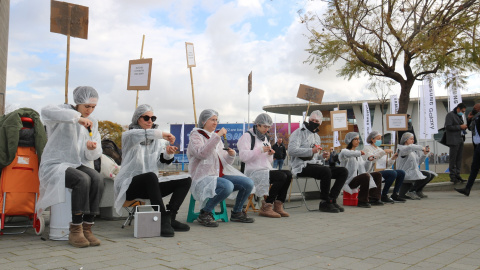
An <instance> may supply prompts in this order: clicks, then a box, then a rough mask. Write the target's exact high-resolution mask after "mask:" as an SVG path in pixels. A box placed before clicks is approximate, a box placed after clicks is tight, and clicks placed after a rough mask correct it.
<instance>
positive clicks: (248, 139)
mask: <svg viewBox="0 0 480 270" xmlns="http://www.w3.org/2000/svg"><path fill="white" fill-rule="evenodd" d="M249 132H251V133H252V134H254V132H253V129H250V130H249ZM254 138H255V146H254V148H253V150H251V146H252V145H251V143H252V136H251V135H250V134H249V133H247V132H245V134H243V135H242V137H240V139H239V140H238V143H237V147H238V152H239V157H240V160H241V161H242V162H244V163H245V175H246V176H247V177H249V178H250V179H252V180H253V182H254V183H255V190H256V192H255V194H256V195H257V196H259V197H260V196H264V195H268V191H269V188H270V170H272V169H273V168H272V162H273V155H269V154H268V152H263V147H264V146H265V145H268V146H270V143H269V142H268V140H267V139H266V138H265V140H264V141H261V140H260V139H259V138H258V137H257V136H255V135H254Z"/></svg>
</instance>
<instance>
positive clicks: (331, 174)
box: [298, 164, 348, 200]
mask: <svg viewBox="0 0 480 270" xmlns="http://www.w3.org/2000/svg"><path fill="white" fill-rule="evenodd" d="M298 176H302V177H313V178H315V179H318V180H320V199H322V200H330V199H333V200H335V199H337V197H338V195H340V192H341V191H342V188H343V185H345V181H347V177H348V170H347V169H346V168H344V167H327V166H323V165H318V164H308V165H307V167H305V168H303V170H302V172H301V173H299V174H298ZM332 178H334V179H335V183H334V184H333V186H332V188H331V189H330V185H331V182H332Z"/></svg>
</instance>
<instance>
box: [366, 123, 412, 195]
mask: <svg viewBox="0 0 480 270" xmlns="http://www.w3.org/2000/svg"><path fill="white" fill-rule="evenodd" d="M367 143H368V144H367V145H365V147H364V148H363V151H364V152H365V157H369V156H374V157H375V159H374V160H373V161H372V162H373V163H374V164H380V163H381V165H383V166H385V170H382V171H379V172H380V174H381V175H382V177H383V179H385V185H384V187H383V190H382V198H381V200H382V202H384V203H394V202H399V203H404V202H405V199H403V198H401V197H400V196H399V195H398V192H399V191H400V187H401V186H402V184H403V180H404V179H405V171H403V170H394V169H391V168H392V166H393V164H394V163H395V161H396V160H397V158H398V150H399V149H397V152H395V153H394V152H393V150H392V149H385V150H384V149H382V148H380V145H381V144H382V135H381V134H380V133H379V132H378V131H372V132H370V134H369V135H368V137H367ZM388 154H393V155H392V157H391V158H390V159H388ZM383 166H382V167H383ZM373 171H374V167H373V166H372V167H371V169H370V170H369V172H373ZM393 182H395V187H394V188H393V192H392V196H391V197H388V191H389V190H390V187H391V186H392V184H393Z"/></svg>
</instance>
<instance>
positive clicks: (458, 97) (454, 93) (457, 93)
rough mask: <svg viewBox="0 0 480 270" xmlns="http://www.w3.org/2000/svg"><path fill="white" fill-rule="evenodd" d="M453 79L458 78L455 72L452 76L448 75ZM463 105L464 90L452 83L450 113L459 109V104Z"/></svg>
mask: <svg viewBox="0 0 480 270" xmlns="http://www.w3.org/2000/svg"><path fill="white" fill-rule="evenodd" d="M448 76H449V77H450V79H451V78H453V77H455V76H458V75H457V72H456V71H454V72H453V73H452V74H449V75H448ZM460 103H462V90H461V89H460V88H459V87H458V85H456V84H455V83H451V84H450V87H449V91H448V106H449V109H450V111H451V110H453V109H454V108H455V107H457V105H458V104H460Z"/></svg>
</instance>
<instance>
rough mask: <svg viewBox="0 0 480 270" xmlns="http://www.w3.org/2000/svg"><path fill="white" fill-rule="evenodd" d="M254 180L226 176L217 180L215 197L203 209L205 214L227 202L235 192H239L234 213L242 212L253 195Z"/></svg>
mask: <svg viewBox="0 0 480 270" xmlns="http://www.w3.org/2000/svg"><path fill="white" fill-rule="evenodd" d="M253 186H254V185H253V180H252V179H250V178H248V177H245V176H240V175H224V176H222V177H218V178H217V187H216V188H215V193H216V194H217V195H215V196H214V197H213V198H211V199H209V200H208V201H207V203H206V204H205V207H204V208H203V209H202V210H203V211H205V212H212V211H213V209H214V208H215V206H216V205H217V204H219V203H220V202H221V201H223V200H225V199H226V198H227V197H228V196H229V195H230V194H231V193H232V192H233V191H236V190H238V195H237V199H236V200H235V205H234V206H233V212H236V213H237V212H241V211H242V208H243V204H244V203H245V202H246V201H247V199H248V196H250V193H252V189H253Z"/></svg>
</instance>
